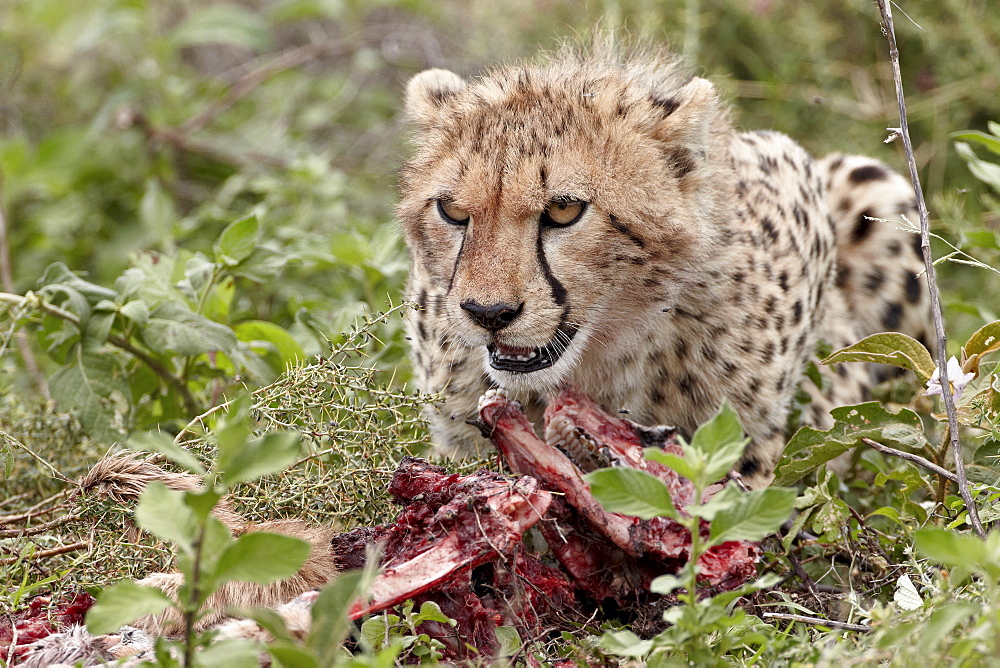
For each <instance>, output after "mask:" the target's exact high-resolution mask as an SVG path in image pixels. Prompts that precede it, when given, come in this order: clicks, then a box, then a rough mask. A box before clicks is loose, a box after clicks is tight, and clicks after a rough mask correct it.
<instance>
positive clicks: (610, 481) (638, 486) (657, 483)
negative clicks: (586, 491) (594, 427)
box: [583, 467, 677, 520]
mask: <svg viewBox="0 0 1000 668" xmlns="http://www.w3.org/2000/svg"><path fill="white" fill-rule="evenodd" d="M583 479H584V480H586V481H587V484H589V485H590V493H591V494H593V495H594V498H596V499H597V500H598V501H599V502H600V503H601V505H602V506H604V509H605V510H608V511H610V512H613V513H621V514H623V515H634V516H635V517H639V518H641V519H644V520H648V519H650V518H651V517H660V516H665V517H671V518H676V517H677V511H676V510H675V509H674V502H673V499H671V498H670V490H669V489H667V486H666V485H665V484H664V482H663V481H662V480H660V479H659V478H657V477H655V476H652V475H650V474H648V473H646V472H645V471H639V470H637V469H632V468H627V467H621V468H611V469H599V470H597V471H592V472H591V473H588V474H587V475H585V476H583Z"/></svg>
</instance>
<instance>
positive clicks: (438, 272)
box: [398, 51, 928, 486]
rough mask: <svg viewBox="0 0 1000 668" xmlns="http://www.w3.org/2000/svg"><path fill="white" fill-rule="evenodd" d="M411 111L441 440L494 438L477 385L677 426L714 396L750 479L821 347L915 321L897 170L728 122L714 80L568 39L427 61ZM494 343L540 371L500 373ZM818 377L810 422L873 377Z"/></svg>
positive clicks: (407, 197)
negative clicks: (563, 220)
mask: <svg viewBox="0 0 1000 668" xmlns="http://www.w3.org/2000/svg"><path fill="white" fill-rule="evenodd" d="M406 110H407V114H408V117H409V119H410V120H411V122H412V124H413V125H414V128H415V140H414V144H415V152H414V155H413V157H412V158H411V160H410V161H409V162H408V163H407V165H406V166H405V168H404V169H403V172H402V182H401V200H400V203H399V206H398V216H399V219H400V221H401V224H402V227H403V230H404V234H405V237H406V240H407V243H408V246H409V248H410V256H411V263H412V268H411V275H410V282H409V294H410V296H411V298H412V299H413V300H414V301H416V302H417V303H418V304H419V311H418V312H417V313H416V314H415V315H414V316H413V317H412V318H411V321H410V323H409V333H410V336H411V338H412V358H413V363H414V368H415V372H416V376H417V379H418V382H419V384H420V386H421V387H422V388H423V389H424V390H427V391H432V392H441V393H442V394H443V395H444V397H445V401H444V403H443V404H441V405H439V406H438V407H437V408H436V409H434V410H433V411H432V413H431V415H430V420H431V426H432V429H433V432H434V436H435V440H436V442H437V444H438V446H439V447H440V449H441V450H442V451H444V452H445V453H449V454H463V453H469V452H470V451H475V450H479V449H481V448H484V447H487V446H488V443H487V442H486V441H485V440H483V439H482V438H481V437H480V436H479V434H478V432H477V431H476V430H475V429H474V428H472V427H470V426H468V425H467V424H466V420H467V419H468V418H470V417H473V416H474V414H475V409H476V402H477V399H478V397H479V396H480V395H481V394H482V393H483V392H484V391H485V390H487V389H489V388H491V387H497V386H501V387H504V388H505V389H507V390H508V391H509V392H510V393H512V394H513V396H514V397H515V398H517V399H519V400H521V401H522V403H524V404H525V406H526V407H527V409H528V411H529V415H531V416H533V417H534V418H535V419H536V420H537V418H538V417H539V412H540V410H541V407H542V406H543V405H544V401H545V399H546V397H547V396H548V395H549V394H550V393H552V392H554V391H555V390H557V389H558V388H559V387H560V386H561V385H562V384H564V383H573V384H575V385H576V386H578V387H579V388H580V389H581V390H582V391H584V392H586V393H587V394H589V395H590V396H592V397H594V398H595V399H596V400H597V401H599V402H600V403H602V404H603V405H604V406H605V407H606V408H607V409H609V410H619V409H625V410H627V411H628V413H629V417H630V418H631V419H634V420H636V421H638V422H642V423H646V424H671V425H676V426H678V427H679V428H681V429H682V430H683V431H684V432H686V433H688V434H690V433H691V432H692V431H693V430H694V429H695V428H696V427H697V425H698V424H700V423H701V422H703V421H704V420H706V419H708V418H709V417H710V416H711V415H712V414H713V413H714V412H715V411H716V410H717V409H718V407H719V405H720V404H721V402H723V401H724V400H728V401H729V402H730V403H731V404H732V405H733V406H734V408H735V409H736V410H737V412H738V413H739V415H740V417H741V419H742V421H743V423H744V426H745V428H746V430H747V432H748V434H749V436H750V437H751V438H752V442H751V445H750V446H749V447H748V449H747V452H746V454H745V455H744V457H743V459H742V460H741V463H740V465H739V467H740V470H741V471H742V472H743V474H744V475H745V476H746V477H747V479H748V480H749V481H750V482H751V484H753V485H755V486H762V485H765V484H767V482H768V481H769V480H770V479H771V477H772V469H773V466H774V464H775V463H776V461H777V458H778V457H779V456H780V453H781V450H782V447H783V444H784V440H785V436H786V435H785V429H786V422H787V417H788V411H789V406H790V403H791V398H792V396H793V394H794V391H795V388H796V387H797V386H798V385H799V383H800V381H801V380H802V378H803V369H804V366H805V364H806V362H807V361H808V360H809V359H810V358H811V357H813V356H814V351H815V349H816V345H817V342H819V341H820V340H824V341H826V342H827V343H829V344H830V345H832V346H833V347H834V348H837V347H841V346H845V345H849V344H851V343H853V342H855V341H857V340H858V339H859V338H861V337H862V336H864V335H867V334H869V333H874V332H876V331H883V330H896V329H899V330H902V331H906V332H907V333H909V334H911V335H912V336H915V337H918V338H921V337H926V330H927V327H926V323H927V322H928V316H927V299H926V290H925V289H924V285H923V283H922V279H920V278H918V277H917V273H918V272H919V271H920V269H921V264H920V260H919V253H917V252H915V251H917V250H919V249H918V248H915V243H916V242H915V241H914V239H915V238H916V237H915V236H914V235H911V234H908V233H906V232H903V231H901V230H899V229H898V228H897V225H896V224H895V223H893V222H889V221H891V220H898V219H899V217H900V216H901V215H905V216H907V217H909V219H910V220H916V216H915V214H914V209H913V207H914V202H913V199H914V197H913V191H912V189H911V188H910V186H909V185H908V183H907V182H906V181H905V180H904V179H903V178H902V177H900V176H899V175H898V174H896V173H895V172H892V171H891V170H890V169H889V168H888V167H886V166H884V165H882V164H881V163H878V162H876V161H874V160H871V159H869V158H864V157H859V156H843V155H837V156H830V157H828V158H825V159H823V160H820V161H814V160H813V159H812V158H811V157H810V156H809V155H808V154H807V153H806V152H805V151H804V150H803V149H802V148H801V147H800V146H799V145H798V144H796V143H795V142H793V141H792V140H791V139H789V138H788V137H786V136H784V135H782V134H779V133H776V132H750V133H742V132H738V131H736V130H735V129H734V128H733V127H732V125H731V122H730V120H729V116H728V113H727V111H726V109H725V107H724V105H722V104H721V103H720V102H719V100H718V95H717V93H716V90H715V88H714V86H713V85H712V84H711V83H709V82H708V81H706V80H704V79H699V78H692V77H689V76H686V75H685V74H684V73H683V71H682V70H681V68H679V67H678V66H677V65H676V64H675V63H674V62H673V61H672V60H670V59H669V58H667V57H664V56H662V55H657V54H652V55H648V54H647V55H642V54H640V55H634V56H631V57H628V58H620V57H618V56H616V55H614V54H608V53H603V54H602V53H597V54H594V53H591V54H582V55H581V54H579V53H574V52H570V51H563V52H561V53H560V54H558V55H556V56H555V57H553V58H552V59H550V60H549V61H548V62H544V63H541V64H527V65H515V66H510V67H507V68H502V69H498V70H496V71H494V72H492V73H490V74H488V75H486V76H484V77H482V78H480V79H476V80H471V81H467V80H464V79H462V78H460V77H459V76H457V75H455V74H453V73H451V72H447V71H444V70H428V71H426V72H423V73H421V74H419V75H417V76H416V77H414V79H413V80H411V82H410V84H409V86H408V89H407V101H406ZM562 202H570V203H576V204H581V205H583V207H584V208H583V211H582V214H581V215H580V216H579V217H578V219H576V220H574V221H573V222H572V224H568V225H555V224H552V219H551V218H548V217H547V216H546V213H545V212H546V211H547V210H548V209H547V207H550V206H551V205H552V204H553V203H562ZM442 203H443V204H442ZM443 205H445V206H447V207H449V208H448V209H443V208H442V206H443ZM448 210H453V211H459V212H461V213H462V214H463V217H461V218H460V219H458V220H455V219H452V217H449V216H448V215H446V213H447V211H448ZM470 304H471V305H474V306H475V307H476V308H478V309H480V310H485V311H486V312H489V313H492V314H494V315H496V314H498V313H499V314H500V315H502V316H503V317H502V321H500V320H496V319H495V318H494V317H493V316H489V318H487V319H485V320H484V317H483V316H482V315H481V314H480V315H478V316H477V315H476V314H475V313H474V309H473V308H472V307H471V306H470ZM498 317H499V316H498ZM497 350H500V351H501V353H502V354H504V355H507V357H508V358H510V359H513V358H515V357H516V358H517V359H518V360H520V359H527V358H531V357H532V356H536V355H549V356H550V357H552V358H554V363H552V364H551V365H550V366H547V367H545V368H540V369H537V370H532V371H530V372H525V371H518V370H510V368H509V367H510V366H511V364H507V365H505V364H500V365H499V368H498V365H497V364H495V362H496V358H495V356H493V355H494V354H495V353H496V351H497ZM491 351H492V353H491ZM517 356H520V357H517ZM512 364H513V366H515V367H516V366H517V364H518V362H514V363H512ZM823 371H824V373H826V374H827V375H828V376H829V378H830V380H831V381H832V382H831V384H830V385H831V387H830V389H829V390H828V391H827V392H826V393H820V392H819V391H818V390H816V389H815V388H813V390H812V393H813V395H814V401H813V403H812V404H811V406H810V408H809V411H808V415H807V416H806V418H807V420H808V421H809V422H811V423H812V424H814V425H817V426H820V427H822V426H824V425H826V424H827V423H828V422H829V415H828V409H829V408H830V407H832V406H835V405H841V404H845V403H851V402H857V401H860V400H862V399H863V398H864V394H865V391H866V388H867V387H868V386H869V385H870V383H871V382H872V378H871V376H870V372H869V370H868V369H865V368H864V367H862V366H860V365H837V366H835V367H832V368H830V367H824V369H823Z"/></svg>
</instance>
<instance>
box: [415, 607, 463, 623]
mask: <svg viewBox="0 0 1000 668" xmlns="http://www.w3.org/2000/svg"><path fill="white" fill-rule="evenodd" d="M411 621H412V622H413V624H414V625H417V624H421V623H423V622H441V623H442V624H447V625H448V626H455V624H456V622H455V620H454V619H452V618H451V617H449V616H448V615H446V614H444V613H443V612H441V608H440V606H438V604H437V603H435V602H434V601H424V602H423V603H421V604H420V612H418V613H417V614H416V616H414V618H413V619H412V620H411Z"/></svg>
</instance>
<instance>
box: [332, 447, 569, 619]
mask: <svg viewBox="0 0 1000 668" xmlns="http://www.w3.org/2000/svg"><path fill="white" fill-rule="evenodd" d="M389 491H390V493H392V494H393V496H395V497H396V499H397V500H400V501H402V502H406V503H408V504H409V505H407V507H406V508H405V509H404V510H403V512H402V513H400V515H399V517H397V518H396V521H395V522H394V523H393V524H392V525H390V526H389V527H387V528H385V530H384V532H383V533H384V535H383V538H384V540H385V546H384V548H383V549H384V558H383V560H382V562H381V565H382V571H381V573H380V574H379V575H378V576H377V577H376V578H375V581H374V583H373V584H372V586H371V588H370V589H369V590H368V597H369V599H370V602H368V603H362V602H360V601H359V602H358V603H356V604H355V605H354V607H352V609H351V617H352V619H357V618H359V617H362V616H364V615H367V614H371V613H373V612H378V611H379V610H384V609H385V608H388V607H392V606H393V605H396V604H397V603H401V602H403V601H405V600H406V599H408V598H413V597H414V596H417V595H419V594H421V593H423V592H426V591H428V590H430V589H432V588H434V587H435V586H437V585H439V584H440V583H441V582H443V581H444V580H446V579H448V578H450V577H451V576H453V575H454V574H455V573H456V572H457V571H460V570H463V569H471V568H474V567H475V566H478V565H479V564H481V563H483V562H484V561H487V560H491V559H497V558H504V559H506V558H507V557H508V556H510V555H512V554H513V551H514V548H516V547H517V546H518V545H520V542H521V537H522V536H523V535H524V532H525V531H527V530H528V529H529V528H531V527H532V526H534V524H535V523H536V522H538V521H539V520H540V519H541V518H542V517H543V516H544V515H545V512H546V511H547V510H548V508H549V504H550V503H551V501H552V495H551V494H550V493H549V492H547V491H545V490H541V489H539V488H538V481H537V480H535V479H534V478H530V477H523V478H520V479H517V480H513V481H512V480H510V479H509V478H505V477H504V476H501V475H498V474H495V473H490V472H488V471H480V472H478V473H476V474H474V475H471V476H458V475H455V474H447V473H446V472H445V470H444V469H443V468H441V467H439V466H433V465H431V464H428V463H426V462H424V461H422V460H419V459H416V458H413V457H407V458H405V459H404V460H403V462H401V463H400V466H399V469H398V470H397V471H396V474H395V475H394V476H393V480H392V483H391V484H390V486H389Z"/></svg>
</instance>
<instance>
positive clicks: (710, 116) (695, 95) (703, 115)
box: [650, 77, 719, 155]
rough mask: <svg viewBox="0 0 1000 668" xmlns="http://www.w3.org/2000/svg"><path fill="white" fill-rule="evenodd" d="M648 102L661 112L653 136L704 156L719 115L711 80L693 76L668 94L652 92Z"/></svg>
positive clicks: (715, 92) (716, 92) (716, 98)
mask: <svg viewBox="0 0 1000 668" xmlns="http://www.w3.org/2000/svg"><path fill="white" fill-rule="evenodd" d="M650 101H651V102H652V103H653V105H654V106H655V107H656V109H657V110H658V111H659V112H660V119H659V120H658V121H657V123H656V126H655V127H654V129H653V136H654V137H655V138H656V139H658V140H660V141H662V142H666V143H670V144H673V145H675V146H677V145H680V146H684V147H686V148H688V149H691V150H693V151H695V153H696V154H701V155H704V152H705V148H706V147H707V144H708V137H709V134H710V133H711V129H712V125H713V124H714V123H715V122H716V121H717V117H718V114H719V93H718V91H717V90H716V89H715V86H714V85H713V84H712V82H711V81H709V80H707V79H702V78H700V77H694V78H693V79H691V81H689V82H688V83H686V84H684V86H683V87H681V88H680V90H677V91H674V92H673V93H671V94H669V95H660V94H658V93H653V94H652V95H650Z"/></svg>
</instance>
